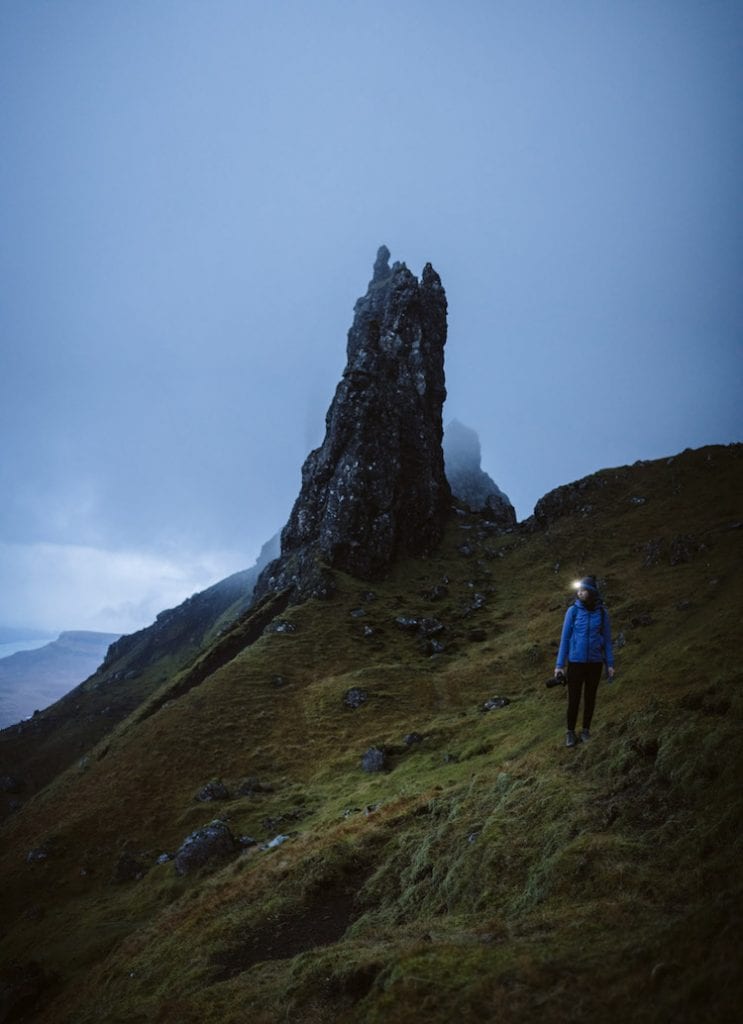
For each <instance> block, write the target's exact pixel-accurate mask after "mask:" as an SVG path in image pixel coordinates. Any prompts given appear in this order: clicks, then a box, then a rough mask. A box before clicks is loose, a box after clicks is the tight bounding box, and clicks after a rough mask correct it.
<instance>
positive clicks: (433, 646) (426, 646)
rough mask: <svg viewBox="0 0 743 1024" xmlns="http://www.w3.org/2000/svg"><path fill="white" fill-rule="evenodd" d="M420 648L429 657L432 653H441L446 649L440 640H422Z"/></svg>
mask: <svg viewBox="0 0 743 1024" xmlns="http://www.w3.org/2000/svg"><path fill="white" fill-rule="evenodd" d="M421 650H422V651H423V653H424V654H427V655H428V656H429V658H432V657H433V656H434V654H443V653H444V651H445V650H446V645H445V644H442V642H441V641H440V640H423V641H422V642H421Z"/></svg>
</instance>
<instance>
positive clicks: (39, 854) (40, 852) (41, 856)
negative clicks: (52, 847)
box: [26, 846, 49, 864]
mask: <svg viewBox="0 0 743 1024" xmlns="http://www.w3.org/2000/svg"><path fill="white" fill-rule="evenodd" d="M48 859H49V851H48V850H47V849H46V847H44V846H40V847H38V848H37V849H35V850H29V851H28V853H27V854H26V863H27V864H40V863H41V862H42V861H45V860H48Z"/></svg>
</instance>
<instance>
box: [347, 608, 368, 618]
mask: <svg viewBox="0 0 743 1024" xmlns="http://www.w3.org/2000/svg"><path fill="white" fill-rule="evenodd" d="M365 615H366V611H365V610H364V609H363V608H354V609H353V611H352V612H351V618H352V619H363V617H364V616H365Z"/></svg>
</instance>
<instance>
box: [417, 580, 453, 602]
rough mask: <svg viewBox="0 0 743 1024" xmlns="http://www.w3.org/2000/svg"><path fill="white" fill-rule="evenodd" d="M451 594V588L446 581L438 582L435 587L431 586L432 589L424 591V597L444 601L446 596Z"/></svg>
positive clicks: (429, 599)
mask: <svg viewBox="0 0 743 1024" xmlns="http://www.w3.org/2000/svg"><path fill="white" fill-rule="evenodd" d="M448 596H449V588H448V587H447V586H446V584H445V583H437V584H436V586H435V587H431V589H430V590H424V591H423V597H425V599H426V600H427V601H442V600H443V599H444V598H445V597H448Z"/></svg>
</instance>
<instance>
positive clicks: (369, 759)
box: [361, 747, 387, 773]
mask: <svg viewBox="0 0 743 1024" xmlns="http://www.w3.org/2000/svg"><path fill="white" fill-rule="evenodd" d="M361 767H362V768H363V770H364V771H365V772H370V773H371V772H383V771H384V770H385V769H386V767H387V755H386V754H385V752H384V751H383V750H380V749H379V747H370V748H369V749H368V750H367V751H366V753H365V754H364V755H363V757H362V758H361Z"/></svg>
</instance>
